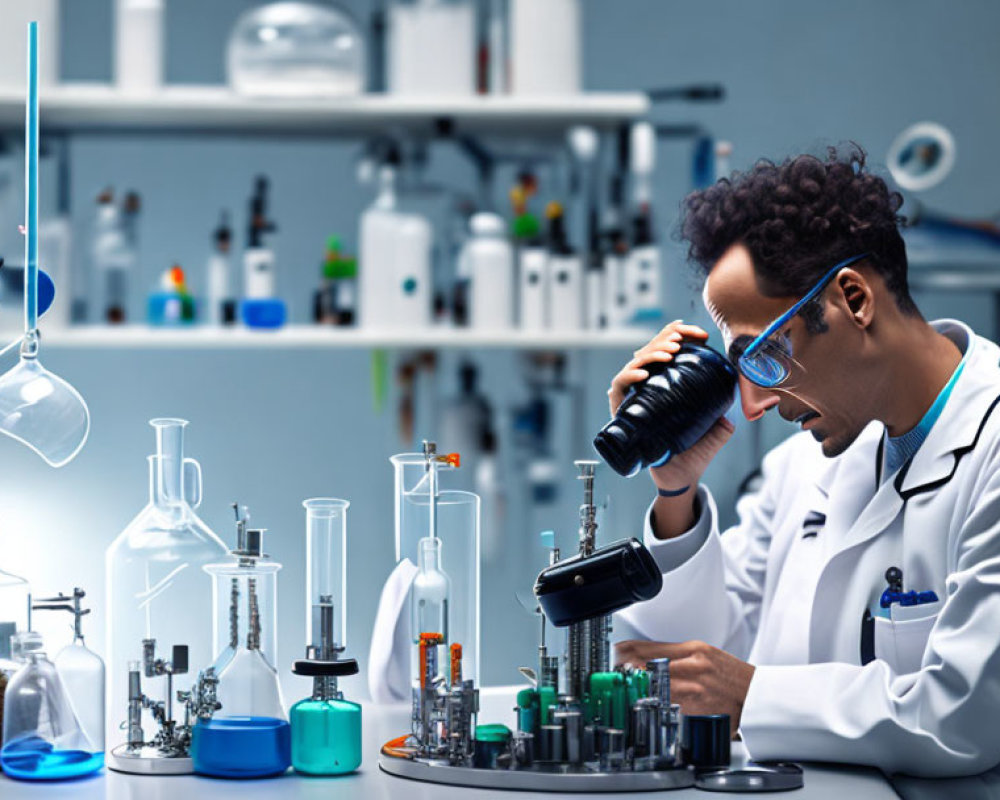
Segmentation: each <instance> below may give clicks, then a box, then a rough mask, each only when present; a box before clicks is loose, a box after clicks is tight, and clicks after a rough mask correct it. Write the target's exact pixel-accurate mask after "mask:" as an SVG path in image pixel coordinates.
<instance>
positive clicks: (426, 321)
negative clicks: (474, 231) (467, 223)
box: [359, 164, 434, 330]
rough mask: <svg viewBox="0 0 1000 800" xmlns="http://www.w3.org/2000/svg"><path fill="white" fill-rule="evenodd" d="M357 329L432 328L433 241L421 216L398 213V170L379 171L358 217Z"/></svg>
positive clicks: (428, 228) (386, 168)
mask: <svg viewBox="0 0 1000 800" xmlns="http://www.w3.org/2000/svg"><path fill="white" fill-rule="evenodd" d="M359 241H360V249H359V257H360V262H361V263H360V273H361V288H360V291H361V297H360V310H361V315H360V317H361V325H362V326H364V327H365V328H367V329H369V330H400V329H406V330H409V329H413V328H426V327H429V326H430V324H431V297H432V291H431V249H432V247H433V243H434V235H433V231H432V229H431V225H430V223H429V222H428V221H427V219H426V218H425V217H423V216H421V215H420V214H416V213H411V212H405V211H401V210H400V209H399V200H398V197H397V193H396V170H395V167H393V166H391V165H388V164H387V165H385V166H383V167H382V169H381V170H380V171H379V191H378V196H377V197H376V198H375V202H374V203H373V204H372V206H371V207H370V208H369V209H368V210H367V211H365V212H364V213H363V214H362V215H361V235H360V237H359Z"/></svg>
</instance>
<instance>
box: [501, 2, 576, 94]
mask: <svg viewBox="0 0 1000 800" xmlns="http://www.w3.org/2000/svg"><path fill="white" fill-rule="evenodd" d="M580 36H581V19H580V2H579V0H510V73H511V76H510V77H511V91H512V92H513V93H514V94H522V95H551V96H556V95H575V94H579V93H580V84H581V78H580V76H581V73H582V69H581V55H580Z"/></svg>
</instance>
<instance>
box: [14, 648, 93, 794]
mask: <svg viewBox="0 0 1000 800" xmlns="http://www.w3.org/2000/svg"><path fill="white" fill-rule="evenodd" d="M13 639H14V641H13V650H14V657H15V659H16V660H17V661H18V663H19V664H20V665H21V666H20V667H19V669H18V670H17V672H16V673H14V675H13V677H12V678H11V679H10V682H9V683H8V684H7V689H6V691H5V692H4V718H3V746H2V747H0V768H2V769H3V771H4V774H5V775H7V776H8V777H10V778H16V779H18V780H25V781H55V780H65V779H67V778H82V777H84V776H85V775H90V774H92V773H94V772H97V771H98V770H100V769H101V768H102V767H103V766H104V753H103V752H102V751H100V750H97V749H96V748H95V747H94V745H93V744H91V742H90V740H89V739H88V738H87V737H86V735H85V734H84V732H83V729H82V727H81V726H80V722H79V720H78V719H77V717H76V714H75V713H74V711H73V705H72V703H71V702H70V699H69V695H68V694H67V693H66V689H65V687H64V686H63V684H62V681H61V680H60V678H59V675H58V673H57V672H56V668H55V665H53V663H52V662H51V661H49V659H48V657H47V656H46V655H45V650H44V644H43V642H42V637H41V636H40V635H39V634H37V633H35V632H33V631H29V632H26V633H19V634H17V635H16V636H14V637H13Z"/></svg>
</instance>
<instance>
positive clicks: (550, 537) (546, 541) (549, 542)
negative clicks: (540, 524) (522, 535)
mask: <svg viewBox="0 0 1000 800" xmlns="http://www.w3.org/2000/svg"><path fill="white" fill-rule="evenodd" d="M541 538H542V547H549V548H552V547H555V546H556V532H555V531H542V533H541Z"/></svg>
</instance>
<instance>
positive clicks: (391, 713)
mask: <svg viewBox="0 0 1000 800" xmlns="http://www.w3.org/2000/svg"><path fill="white" fill-rule="evenodd" d="M517 688H520V687H517ZM515 693H516V689H515V688H512V687H499V688H491V689H485V690H483V692H482V694H481V711H480V715H479V718H480V720H485V721H505V722H508V723H512V722H513V716H514V715H513V712H512V710H511V709H512V708H513V707H514V702H515V701H514V695H515ZM363 714H364V717H363V719H364V722H363V729H362V730H363V736H364V760H363V761H362V764H361V769H360V770H359V771H358V772H356V773H354V774H352V775H345V776H341V777H337V778H308V777H303V776H300V775H296V774H295V773H294V772H291V771H289V772H288V773H287V774H286V775H284V776H282V777H280V778H270V779H265V780H244V781H232V780H218V779H214V778H202V777H197V776H192V775H185V776H176V777H146V776H142V775H122V774H119V773H115V772H111V771H108V770H105V771H103V772H101V773H100V774H99V775H97V776H95V777H93V778H90V779H83V780H79V781H68V782H61V783H50V784H41V783H25V782H18V781H12V780H10V779H8V778H5V777H0V798H3V800H22V798H31V799H32V800H39V799H40V798H46V799H47V798H52V800H59V798H70V797H72V798H73V799H74V800H177V799H178V798H187V799H188V800H194V799H195V798H203V797H211V798H218V800H225V799H226V798H233V800H236V798H239V800H257V798H282V799H287V800H320V798H323V799H324V800H325V799H326V798H330V797H336V798H338V800H372V799H373V798H396V797H405V798H406V799H407V800H459V798H462V799H463V800H469V798H473V800H497V798H508V800H519V798H525V797H531V796H540V793H536V792H511V791H501V790H487V789H468V788H465V787H461V786H440V785H437V784H432V783H420V782H417V781H410V780H406V779H404V778H397V777H393V776H392V775H387V774H385V773H384V772H382V771H381V770H380V769H379V767H378V756H377V754H378V752H379V748H380V747H381V745H382V744H383V743H385V742H387V741H389V740H390V739H393V738H395V737H397V736H399V735H400V734H401V733H405V732H406V731H407V730H408V729H409V724H410V707H409V705H403V704H400V705H393V706H376V705H372V704H366V705H365V706H364V712H363ZM741 758H743V749H742V747H741V745H740V744H739V743H738V742H734V744H733V759H734V761H738V760H739V759H741ZM804 770H805V775H804V778H805V786H804V787H803V788H802V789H800V790H797V791H795V792H793V793H789V792H767V793H762V794H760V795H757V796H762V797H765V796H766V797H773V796H778V795H781V796H788V797H796V798H801V800H835V799H836V800H841V798H844V797H857V798H864V799H865V800H896V798H897V797H898V795H897V794H896V792H895V791H894V790H893V788H892V787H891V785H890V784H889V782H888V781H887V780H886V779H885V778H884V777H883V775H882V774H881V773H880V772H878V771H877V770H874V769H870V768H867V767H844V766H834V765H829V764H823V765H820V764H815V765H813V764H807V765H804ZM642 794H643V795H647V796H654V795H658V794H661V793H652V792H650V793H645V792H644V793H642ZM713 795H714V796H719V795H717V794H715V793H709V792H703V791H699V790H698V789H693V788H692V789H678V790H674V791H671V792H669V793H662V796H664V797H669V798H671V800H673V799H674V798H676V800H684V799H685V798H702V800H705V798H708V797H711V796H713ZM622 796H625V794H624V793H608V794H586V795H584V794H579V795H578V794H560V797H565V798H571V797H590V798H599V797H622ZM631 796H634V795H631Z"/></svg>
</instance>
